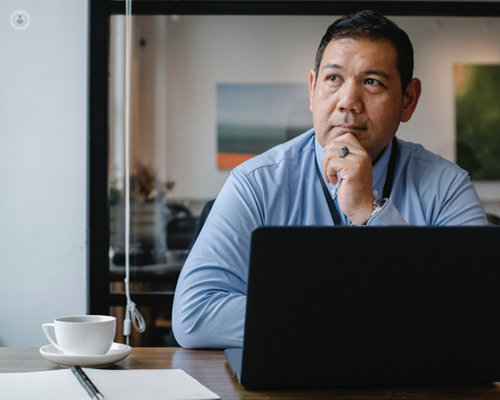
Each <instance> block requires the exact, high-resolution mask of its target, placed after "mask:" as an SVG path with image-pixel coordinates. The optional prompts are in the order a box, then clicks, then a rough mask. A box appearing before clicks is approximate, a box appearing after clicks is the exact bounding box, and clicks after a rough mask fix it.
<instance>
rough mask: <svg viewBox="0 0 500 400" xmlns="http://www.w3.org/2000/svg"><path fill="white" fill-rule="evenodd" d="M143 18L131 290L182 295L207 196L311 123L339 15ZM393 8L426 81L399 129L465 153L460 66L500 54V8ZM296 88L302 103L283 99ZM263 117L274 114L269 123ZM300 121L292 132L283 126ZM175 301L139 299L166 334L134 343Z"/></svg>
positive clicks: (115, 52) (117, 282)
mask: <svg viewBox="0 0 500 400" xmlns="http://www.w3.org/2000/svg"><path fill="white" fill-rule="evenodd" d="M118 1H119V0H117V1H116V2H118ZM132 18H133V22H132V38H133V39H132V59H131V82H130V84H131V120H130V124H131V125H130V132H131V141H130V148H131V154H130V161H131V176H130V182H131V198H130V201H131V240H130V246H131V254H130V255H129V256H130V264H131V277H130V281H131V293H132V295H133V296H134V295H137V294H170V295H171V294H173V293H174V291H175V285H176V282H177V278H178V276H179V273H180V271H181V269H182V266H183V263H184V261H185V259H186V257H187V255H188V253H189V249H190V246H191V245H192V243H193V241H194V239H195V237H196V229H197V224H198V227H199V222H200V221H199V216H200V214H201V212H202V210H203V208H204V206H205V204H206V203H207V202H209V201H210V200H212V199H215V198H216V197H217V195H218V193H219V191H220V189H221V188H222V186H223V184H224V182H225V180H226V179H227V177H228V176H229V173H230V168H232V167H233V166H235V165H237V164H238V163H239V162H241V161H242V160H243V159H246V158H248V157H251V156H252V155H253V154H258V153H259V152H261V151H264V150H265V149H266V146H268V145H269V143H274V144H276V143H279V142H281V141H284V140H287V139H289V138H290V137H293V136H294V135H296V134H297V133H299V131H301V130H302V129H303V131H305V130H306V129H308V128H309V127H312V122H311V121H312V119H311V117H310V113H309V105H308V86H307V82H308V74H309V70H310V69H311V68H312V67H313V62H314V56H315V52H316V48H317V46H318V44H319V40H320V39H321V37H322V35H323V33H324V31H325V30H326V28H327V27H328V25H329V24H330V23H331V22H333V21H334V20H335V19H336V18H337V17H335V16H305V15H303V16H302V15H297V16H282V15H261V16H259V15H135V16H133V17H132ZM391 19H393V20H394V21H395V22H396V23H398V24H399V25H400V26H401V27H402V28H403V29H405V30H406V31H407V32H408V34H409V36H410V39H411V40H412V42H413V45H414V49H415V61H416V63H415V76H417V77H419V78H420V79H421V80H422V83H423V93H422V97H421V100H420V103H419V106H418V108H417V111H416V114H415V115H414V117H413V118H412V120H411V121H410V122H408V123H407V124H402V125H401V128H400V130H399V132H398V137H400V138H401V139H403V140H408V141H412V142H417V143H421V144H423V145H424V146H425V147H426V148H427V149H429V150H431V151H433V152H435V153H438V154H440V155H442V156H443V157H444V158H446V159H449V160H451V161H457V113H456V107H457V101H458V100H457V99H458V97H457V96H458V94H457V93H458V92H459V89H458V88H457V85H458V83H457V82H458V80H459V78H457V74H458V73H457V71H459V70H460V68H462V67H463V66H469V65H473V66H474V65H476V66H484V65H500V19H499V18H490V17H433V16H426V17H406V16H395V17H391ZM109 29H110V32H109V34H110V42H109V60H108V62H109V64H108V71H109V77H108V79H109V80H108V83H109V86H108V93H109V97H108V98H109V103H108V104H109V107H108V115H109V119H108V121H109V124H108V131H109V147H108V150H109V152H108V156H107V157H108V170H107V177H108V211H109V227H108V228H109V260H108V265H109V271H108V273H109V275H108V276H109V283H108V288H109V294H122V293H124V283H123V278H124V275H125V268H124V264H125V257H126V254H125V251H124V247H125V214H124V213H125V208H124V204H125V198H124V184H125V172H124V123H125V120H124V108H123V105H124V61H125V58H124V57H125V52H124V48H125V42H124V34H125V25H124V16H123V15H111V17H110V25H109ZM457 79H458V80H457ZM287 93H293V95H292V94H290V95H288V94H287ZM227 96H229V97H227ZM259 96H260V97H259ZM280 96H281V97H280ZM294 96H295V97H294ZM289 97H293V101H292V102H288V104H287V105H284V104H281V103H286V102H285V101H284V100H285V98H286V99H288V98H289ZM280 98H281V99H283V101H280V100H279V99H280ZM248 99H253V103H252V102H249V101H248ZM231 104H233V105H241V106H240V107H239V108H240V109H241V108H244V109H245V111H246V112H245V113H238V112H236V111H234V110H232V109H231V107H230V105H231ZM252 104H253V105H252ZM245 107H246V108H245ZM287 107H288V108H287ZM234 108H238V107H234ZM259 113H260V114H259ZM229 114H230V117H231V116H232V117H234V118H236V119H238V118H239V123H240V124H241V125H245V126H247V125H252V126H253V130H252V132H253V133H252V135H255V136H254V137H252V138H250V139H249V138H248V135H247V136H245V133H241V135H240V136H238V135H236V134H235V135H232V134H229V136H228V134H227V131H224V124H225V123H227V120H228V119H230V117H228V115H229ZM269 114H274V115H280V116H281V117H280V119H279V122H276V124H277V125H279V128H276V127H275V126H273V129H275V131H273V132H271V131H265V129H267V128H269V126H268V125H271V122H269V121H273V123H275V120H273V119H272V118H271V117H270V116H269ZM249 116H251V118H250V117H249ZM266 121H267V124H268V125H266V126H263V125H262V124H260V126H259V123H260V122H266ZM264 125H265V124H264ZM299 128H300V129H299ZM280 129H281V130H280ZM294 129H295V131H294ZM264 131H265V132H271V133H269V134H268V135H270V136H272V137H273V140H274V142H273V141H269V140H268V139H269V137H268V136H267V133H266V135H263V134H261V135H260V136H259V132H261V133H262V132H264ZM292 131H293V132H294V133H293V134H291V136H290V135H289V134H288V133H286V132H292ZM273 135H275V136H273ZM266 140H267V142H266ZM266 143H267V144H266ZM252 146H253V147H252ZM227 154H230V155H231V157H229V158H228V157H226V155H227ZM234 154H236V155H238V156H242V155H243V158H241V157H240V158H238V157H232V155H234ZM228 160H229V161H228ZM497 182H498V181H497V180H496V179H491V180H488V181H484V180H483V181H476V182H475V185H476V188H477V189H478V192H479V194H480V196H481V198H482V200H483V204H484V205H485V208H486V210H487V211H488V212H490V213H492V214H496V215H500V189H499V187H498V183H497ZM169 307H171V303H167V304H159V305H154V306H148V307H142V308H141V311H142V312H143V315H144V314H145V318H146V320H147V322H148V329H153V331H154V332H163V333H162V334H161V335H160V334H156V333H154V332H153V333H151V334H148V335H143V336H142V339H141V338H139V337H138V338H136V339H133V340H136V344H139V345H150V344H151V343H154V345H163V344H166V340H167V337H168V330H169V327H170V309H169ZM112 312H113V313H114V314H115V315H117V316H120V315H121V313H123V308H122V307H120V306H117V305H116V304H115V305H114V307H113V309H112Z"/></svg>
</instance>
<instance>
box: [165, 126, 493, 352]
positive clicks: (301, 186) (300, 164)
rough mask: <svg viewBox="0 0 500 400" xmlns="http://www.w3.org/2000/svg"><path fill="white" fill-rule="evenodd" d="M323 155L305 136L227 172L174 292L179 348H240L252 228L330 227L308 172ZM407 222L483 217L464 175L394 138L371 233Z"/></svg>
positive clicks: (380, 167) (382, 162) (379, 169)
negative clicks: (389, 181)
mask: <svg viewBox="0 0 500 400" xmlns="http://www.w3.org/2000/svg"><path fill="white" fill-rule="evenodd" d="M315 152H316V154H317V157H315ZM390 153H391V145H389V146H388V147H387V148H386V149H385V150H384V153H383V154H382V156H381V158H380V159H379V161H378V162H377V163H376V164H375V166H374V167H373V191H374V194H375V197H376V198H380V197H381V196H382V192H383V187H384V183H385V178H386V174H387V168H388V162H389V158H390V155H391V154H390ZM323 156H324V151H323V148H322V147H321V145H320V144H319V142H318V141H317V140H316V137H315V135H314V130H310V131H308V132H306V133H304V134H302V135H300V136H298V137H297V138H295V139H293V140H290V141H288V142H287V143H284V144H282V145H279V146H277V147H275V148H273V149H271V150H269V151H267V152H265V153H263V154H261V155H259V156H257V157H254V158H252V159H251V160H249V161H247V162H245V163H243V164H241V165H240V166H238V167H236V168H235V169H234V170H233V171H232V172H231V175H230V177H229V178H228V180H227V182H226V183H225V185H224V187H223V188H222V190H221V192H220V194H219V196H218V197H217V200H216V202H215V204H214V206H213V208H212V210H211V212H210V215H209V217H208V219H207V220H206V222H205V225H204V227H203V229H202V231H201V233H200V235H199V237H198V240H197V241H196V244H195V245H194V247H193V249H192V250H191V252H190V254H189V256H188V259H187V260H186V263H185V265H184V267H183V270H182V272H181V275H180V277H179V281H178V284H177V287H176V291H175V298H174V306H173V315H172V325H173V329H174V334H175V337H176V339H177V341H178V342H179V344H180V345H181V346H183V347H187V348H230V347H241V346H242V343H243V327H244V321H245V305H246V292H247V277H248V262H249V256H250V237H251V233H252V231H253V230H254V229H255V228H257V227H259V226H262V225H323V226H325V225H333V221H332V216H331V214H330V211H329V209H328V204H327V201H326V199H325V196H324V192H323V190H322V187H321V182H320V181H319V178H318V176H317V172H316V167H315V165H314V163H318V165H319V166H320V170H322V169H321V161H322V159H323ZM322 179H324V178H322ZM337 185H338V184H337ZM337 185H332V184H331V183H329V184H327V187H328V189H329V191H330V193H331V194H332V197H333V199H334V200H335V205H336V206H337V210H338V211H339V215H340V217H341V220H342V224H343V225H351V223H350V221H349V220H348V218H347V217H346V216H345V215H344V214H343V213H342V212H341V211H340V208H339V207H338V203H337V201H336V190H337ZM405 224H410V225H486V224H487V219H486V216H485V213H484V210H483V207H482V205H481V202H480V200H479V197H478V195H477V193H476V191H475V190H474V188H473V186H472V183H471V181H470V179H469V177H468V173H467V172H466V171H464V170H462V169H461V168H459V167H458V166H457V165H455V164H453V163H451V162H449V161H447V160H445V159H443V158H442V157H440V156H438V155H435V154H433V153H431V152H429V151H427V150H425V149H424V148H423V147H422V146H420V145H417V144H413V143H409V142H405V141H403V140H400V139H398V161H397V164H396V171H395V174H394V184H393V188H392V193H391V195H390V198H389V201H387V202H386V203H385V204H384V206H383V207H382V209H381V210H380V211H379V212H378V213H377V214H375V215H374V216H373V217H372V218H370V219H369V220H368V223H367V225H379V226H380V225H405ZM355 229H363V227H359V228H355Z"/></svg>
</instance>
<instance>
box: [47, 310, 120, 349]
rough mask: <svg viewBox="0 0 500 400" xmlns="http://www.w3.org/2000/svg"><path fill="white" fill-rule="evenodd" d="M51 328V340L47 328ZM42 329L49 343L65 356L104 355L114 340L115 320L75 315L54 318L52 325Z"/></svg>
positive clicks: (112, 318) (103, 316) (113, 318)
mask: <svg viewBox="0 0 500 400" xmlns="http://www.w3.org/2000/svg"><path fill="white" fill-rule="evenodd" d="M51 326H52V327H53V328H54V331H55V334H56V340H53V339H52V337H51V335H50V333H49V327H51ZM42 329H43V331H44V333H45V336H47V339H49V341H50V343H52V344H53V345H54V347H55V348H56V349H58V350H59V351H61V352H62V353H64V354H67V355H74V356H83V355H85V356H86V355H99V354H106V353H107V352H108V350H109V349H110V348H111V345H112V344H113V340H114V338H115V329H116V318H115V317H109V316H106V315H76V316H73V317H61V318H56V319H55V320H54V323H53V324H43V325H42Z"/></svg>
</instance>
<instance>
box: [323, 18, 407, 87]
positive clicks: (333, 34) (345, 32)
mask: <svg viewBox="0 0 500 400" xmlns="http://www.w3.org/2000/svg"><path fill="white" fill-rule="evenodd" d="M344 38H351V39H356V40H358V39H370V40H389V41H390V42H391V43H392V44H393V45H394V47H395V48H396V53H397V61H396V68H397V69H398V72H399V77H400V79H401V87H402V89H403V95H404V93H405V92H406V87H407V86H408V84H409V83H410V81H411V80H412V78H413V46H412V44H411V42H410V38H409V37H408V35H407V34H406V32H405V31H403V30H402V29H401V28H400V27H399V26H397V25H396V24H395V23H394V22H392V21H391V20H389V19H387V18H386V17H384V16H383V15H382V14H380V13H378V12H376V11H370V10H365V11H359V12H357V13H354V14H349V15H346V16H344V17H342V18H340V19H338V20H337V21H335V22H334V23H333V24H331V25H330V26H329V27H328V29H327V30H326V33H325V35H324V36H323V39H321V42H320V44H319V47H318V51H317V52H316V61H315V70H316V78H315V82H314V84H316V82H317V80H318V73H319V67H320V65H321V61H322V60H323V53H324V52H325V48H326V46H328V43H330V42H331V41H332V40H338V39H344Z"/></svg>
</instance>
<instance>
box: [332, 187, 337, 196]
mask: <svg viewBox="0 0 500 400" xmlns="http://www.w3.org/2000/svg"><path fill="white" fill-rule="evenodd" d="M332 196H333V197H335V196H337V189H336V188H333V189H332Z"/></svg>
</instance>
